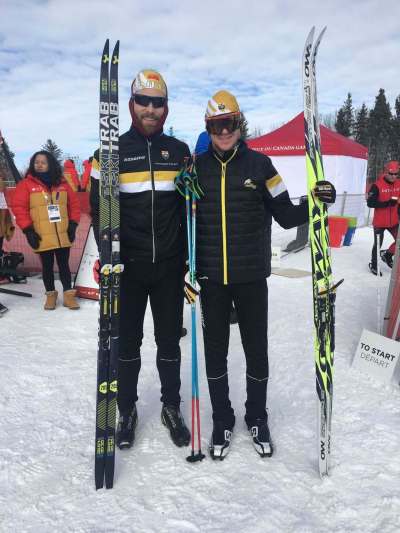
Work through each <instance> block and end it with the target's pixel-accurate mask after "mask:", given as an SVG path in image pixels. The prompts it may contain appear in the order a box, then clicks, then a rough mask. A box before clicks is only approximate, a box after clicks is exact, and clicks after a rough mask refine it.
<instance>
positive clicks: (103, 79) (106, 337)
mask: <svg viewBox="0 0 400 533" xmlns="http://www.w3.org/2000/svg"><path fill="white" fill-rule="evenodd" d="M118 62H119V41H117V43H116V45H115V48H114V51H113V53H112V56H111V57H110V54H109V40H108V39H107V41H106V43H105V45H104V50H103V54H102V57H101V68H100V106H99V128H100V152H99V153H100V187H99V197H100V200H99V202H100V239H99V259H100V267H101V268H100V280H99V293H100V316H99V345H98V356H97V396H96V443H95V444H96V447H95V483H96V489H100V488H102V487H103V486H104V482H105V485H106V488H108V489H110V488H112V486H113V482H114V464H115V422H116V406H117V388H118V381H117V378H118V342H119V310H120V277H121V272H122V270H123V266H122V265H121V263H120V229H119V226H120V212H119V143H118V139H119V125H118V118H119V111H118Z"/></svg>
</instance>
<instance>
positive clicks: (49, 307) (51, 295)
mask: <svg viewBox="0 0 400 533" xmlns="http://www.w3.org/2000/svg"><path fill="white" fill-rule="evenodd" d="M57 296H58V292H57V291H47V292H46V301H45V303H44V308H45V309H46V311H53V310H54V309H55V308H56V303H57Z"/></svg>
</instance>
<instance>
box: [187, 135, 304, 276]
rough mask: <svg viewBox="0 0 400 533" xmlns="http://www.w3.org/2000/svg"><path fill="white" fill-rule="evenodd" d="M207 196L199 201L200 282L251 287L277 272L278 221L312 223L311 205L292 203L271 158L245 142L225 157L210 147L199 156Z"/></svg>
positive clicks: (292, 224) (288, 225) (289, 225)
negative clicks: (274, 232)
mask: <svg viewBox="0 0 400 533" xmlns="http://www.w3.org/2000/svg"><path fill="white" fill-rule="evenodd" d="M196 171H197V175H198V180H199V184H200V187H201V189H202V191H203V192H204V196H202V197H201V198H200V200H199V201H198V203H197V251H196V253H197V265H196V266H197V278H198V279H201V278H207V279H209V280H211V281H215V282H218V283H223V284H228V283H246V282H251V281H256V280H259V279H263V278H265V277H267V276H269V275H270V273H271V222H272V217H274V219H275V220H276V221H277V222H278V223H279V224H280V225H281V226H282V227H283V228H286V229H287V228H292V227H295V226H298V225H300V224H304V223H305V222H307V220H308V204H307V202H306V203H304V204H301V205H299V206H297V205H293V204H292V202H291V201H290V198H289V194H288V192H287V189H286V186H285V184H284V182H283V180H282V178H281V177H280V176H279V174H278V172H277V171H276V169H275V168H274V166H273V165H272V162H271V160H270V158H269V157H267V156H265V155H263V154H260V153H258V152H255V151H254V150H250V149H249V148H248V147H247V145H246V144H245V143H244V142H242V141H240V143H239V145H238V147H237V148H235V149H234V150H232V151H230V152H228V153H226V154H225V155H224V158H223V159H222V158H220V156H219V155H217V154H216V153H215V152H214V151H213V149H212V146H211V145H210V147H209V149H208V151H207V152H204V153H202V154H200V155H199V156H197V158H196Z"/></svg>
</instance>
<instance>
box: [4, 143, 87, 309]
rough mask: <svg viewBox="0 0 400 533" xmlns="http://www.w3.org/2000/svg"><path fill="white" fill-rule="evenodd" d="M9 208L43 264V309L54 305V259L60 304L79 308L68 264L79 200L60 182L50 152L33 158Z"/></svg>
mask: <svg viewBox="0 0 400 533" xmlns="http://www.w3.org/2000/svg"><path fill="white" fill-rule="evenodd" d="M12 209H13V212H14V215H15V218H16V222H17V224H18V226H19V227H20V228H21V229H22V231H23V232H24V233H25V236H26V238H27V241H28V243H29V245H30V246H31V248H32V249H33V250H34V251H35V252H36V253H38V254H39V256H40V259H41V262H42V274H43V283H44V286H45V289H46V302H45V305H44V308H45V309H46V310H53V309H55V307H56V303H57V296H58V292H57V291H56V290H55V285H54V272H53V267H54V257H55V258H56V259H57V264H58V268H59V273H60V281H61V283H62V287H63V291H64V294H63V296H64V298H63V305H64V306H65V307H68V308H69V309H79V304H78V302H77V301H76V298H75V294H76V291H75V290H74V289H72V288H71V271H70V268H69V264H68V261H69V251H70V247H71V245H72V243H73V242H74V240H75V233H76V228H77V227H78V224H79V219H80V208H79V200H78V197H77V195H76V193H75V192H73V191H72V189H71V187H70V186H69V185H68V183H67V182H66V181H65V180H64V179H63V176H62V172H61V166H60V164H59V163H58V161H57V160H56V159H55V157H54V156H53V155H52V154H51V153H50V152H47V151H45V150H42V151H40V152H36V153H35V154H34V155H33V156H32V158H31V160H30V163H29V168H28V171H27V173H26V175H25V178H24V179H23V180H21V181H20V182H19V183H18V185H17V187H16V190H15V194H14V198H13V205H12Z"/></svg>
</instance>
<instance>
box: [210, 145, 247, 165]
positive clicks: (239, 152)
mask: <svg viewBox="0 0 400 533" xmlns="http://www.w3.org/2000/svg"><path fill="white" fill-rule="evenodd" d="M236 147H237V149H236V148H232V150H228V151H227V152H224V153H223V154H221V153H219V152H217V151H216V150H214V147H213V145H212V143H211V142H210V144H209V146H208V152H209V153H210V154H211V155H212V156H213V157H216V158H217V159H218V160H219V161H222V162H223V163H224V162H225V161H228V159H230V158H231V157H232V155H233V154H234V152H235V149H236V154H235V157H241V156H242V155H243V154H244V153H245V152H246V151H247V150H249V148H248V146H247V144H246V143H245V142H244V141H242V139H239V142H238V144H237V145H236Z"/></svg>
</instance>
